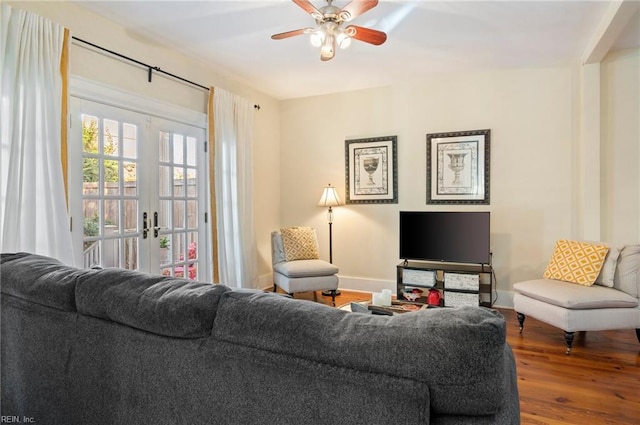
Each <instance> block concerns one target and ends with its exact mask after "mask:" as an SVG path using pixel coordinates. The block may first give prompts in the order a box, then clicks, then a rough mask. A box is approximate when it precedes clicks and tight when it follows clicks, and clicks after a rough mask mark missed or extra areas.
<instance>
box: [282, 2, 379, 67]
mask: <svg viewBox="0 0 640 425" xmlns="http://www.w3.org/2000/svg"><path fill="white" fill-rule="evenodd" d="M292 1H293V2H294V3H295V4H297V5H298V6H300V7H301V8H302V9H304V10H305V11H306V12H307V13H309V14H310V15H311V16H312V17H313V19H315V20H316V24H317V26H316V27H315V28H301V29H297V30H293V31H287V32H283V33H280V34H274V35H272V36H271V38H272V39H274V40H282V39H284V38H289V37H293V36H296V35H300V34H311V44H313V45H314V46H316V47H320V59H321V60H323V61H328V60H330V59H333V57H334V56H335V54H336V46H340V47H341V48H343V49H345V48H347V47H348V46H349V45H350V44H351V39H353V38H355V39H356V40H360V41H364V42H365V43H369V44H374V45H376V46H378V45H380V44H382V43H384V42H385V41H386V40H387V34H385V33H383V32H382V31H378V30H374V29H371V28H365V27H361V26H358V25H348V26H346V27H343V26H342V24H343V23H345V22H349V21H351V20H352V19H354V18H356V17H358V16H360V15H362V14H363V13H364V12H366V11H368V10H370V9H372V8H374V7H376V6H377V5H378V0H352V1H351V3H349V4H347V5H346V6H345V7H343V8H342V9H340V8H339V7H336V6H333V5H332V4H331V3H333V0H326V1H327V3H328V4H327V6H323V7H321V8H320V9H317V8H316V7H315V6H314V5H312V4H311V2H310V1H309V0H292Z"/></svg>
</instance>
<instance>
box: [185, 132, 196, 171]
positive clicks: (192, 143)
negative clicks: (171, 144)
mask: <svg viewBox="0 0 640 425" xmlns="http://www.w3.org/2000/svg"><path fill="white" fill-rule="evenodd" d="M197 141H198V140H197V139H196V138H195V137H187V165H189V166H191V167H195V166H196V164H198V162H197V161H196V153H197V147H198V145H197V144H196V143H197Z"/></svg>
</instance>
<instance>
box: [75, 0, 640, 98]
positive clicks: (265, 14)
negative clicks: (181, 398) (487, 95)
mask: <svg viewBox="0 0 640 425" xmlns="http://www.w3.org/2000/svg"><path fill="white" fill-rule="evenodd" d="M311 1H312V3H313V4H314V5H315V6H316V7H317V8H320V7H322V6H323V5H325V4H326V3H325V2H324V1H323V0H311ZM347 3H348V0H335V1H334V6H338V7H344V6H345V5H346V4H347ZM610 3H611V2H609V1H578V0H570V1H557V0H555V1H554V0H549V1H514V0H512V1H451V0H449V1H431V0H414V1H394V0H381V1H380V3H379V4H378V6H376V7H375V8H373V9H371V10H370V11H368V12H366V13H365V14H363V15H361V16H360V17H358V18H356V19H355V20H353V21H352V23H353V24H355V25H360V26H365V27H371V28H374V29H377V30H381V31H384V32H386V33H387V35H388V38H387V41H386V43H384V44H383V45H381V46H373V45H370V44H367V43H363V42H359V41H354V42H353V43H352V44H351V46H350V47H349V48H348V49H346V50H338V51H337V53H336V57H335V58H334V59H333V60H331V61H328V62H321V61H320V52H319V49H318V48H314V47H312V46H311V45H310V43H309V36H308V35H300V36H297V37H293V38H289V39H285V40H277V41H276V40H272V39H271V38H270V36H271V35H272V34H275V33H280V32H285V31H289V30H294V29H298V28H305V27H310V26H315V21H314V20H313V18H311V16H309V15H308V14H307V13H306V12H305V11H304V10H302V9H301V8H299V7H298V6H297V5H296V4H294V3H293V2H291V1H290V0H263V1H250V0H232V1H228V0H227V1H224V0H210V1H79V2H78V3H77V4H78V5H80V6H82V7H85V8H87V9H89V10H91V11H93V12H95V13H98V14H100V15H102V16H104V17H106V18H108V19H110V20H112V21H115V22H117V23H118V24H120V25H122V26H124V27H126V28H127V30H128V32H129V33H130V34H132V36H134V37H136V38H141V37H144V38H145V39H153V40H154V42H160V43H163V44H167V45H168V46H171V47H172V48H174V49H177V50H179V51H181V52H183V53H184V54H186V55H189V56H195V57H198V58H200V59H201V60H202V61H204V62H206V63H208V64H210V65H211V66H212V67H213V68H214V69H216V70H217V71H218V72H220V73H222V74H224V75H229V76H231V77H232V78H234V79H237V80H239V81H240V82H242V83H243V84H246V85H248V86H250V87H253V88H255V89H256V90H259V91H261V92H263V93H266V94H268V95H270V96H273V97H274V98H276V99H288V98H296V97H304V96H312V95H320V94H327V93H334V92H341V91H349V90H357V89H363V88H369V87H377V86H387V85H392V84H397V83H398V82H399V81H403V82H407V81H412V80H418V79H421V78H424V76H425V75H426V74H428V73H438V72H458V71H468V70H469V69H474V70H478V69H491V68H511V67H547V66H555V65H562V64H566V63H569V62H570V61H576V60H581V59H582V58H584V57H585V55H586V54H587V53H588V52H587V49H588V48H589V45H590V43H591V41H592V39H593V38H594V36H595V35H596V29H597V28H598V27H599V26H600V24H601V22H602V21H603V19H604V17H605V16H606V14H607V10H608V8H609V6H610ZM639 21H640V14H639V13H638V12H635V15H634V18H633V19H631V20H630V24H628V25H627V26H626V28H625V29H624V31H623V33H622V35H621V36H620V37H619V38H618V39H617V41H616V43H615V45H614V49H620V48H630V47H639V46H640V31H639V30H638V28H640V25H638V22H639ZM88 41H91V40H90V39H89V40H88ZM105 47H108V46H105ZM151 65H155V64H151ZM167 71H169V72H171V70H170V69H167ZM184 77H185V78H188V77H189V76H188V75H185V76H184ZM204 83H205V84H206V83H207V82H204Z"/></svg>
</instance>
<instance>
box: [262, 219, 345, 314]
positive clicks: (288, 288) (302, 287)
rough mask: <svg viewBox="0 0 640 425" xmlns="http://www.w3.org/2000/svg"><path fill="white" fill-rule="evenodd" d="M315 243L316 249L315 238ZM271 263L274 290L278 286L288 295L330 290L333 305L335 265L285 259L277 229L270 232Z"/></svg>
mask: <svg viewBox="0 0 640 425" xmlns="http://www.w3.org/2000/svg"><path fill="white" fill-rule="evenodd" d="M314 232H315V230H314ZM315 244H316V251H317V249H318V246H317V238H316V239H315ZM271 263H272V266H273V291H274V292H275V291H276V289H277V287H278V286H279V287H280V288H282V290H283V291H285V292H286V293H287V294H289V295H290V296H293V294H294V293H297V292H311V291H330V293H331V302H332V304H333V305H334V306H335V303H336V291H337V289H338V268H337V267H336V266H334V265H333V264H331V263H328V262H326V261H324V260H320V259H313V260H293V261H286V257H285V253H284V247H283V243H282V234H281V233H280V232H279V231H274V232H271Z"/></svg>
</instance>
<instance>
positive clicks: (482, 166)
mask: <svg viewBox="0 0 640 425" xmlns="http://www.w3.org/2000/svg"><path fill="white" fill-rule="evenodd" d="M490 145H491V130H472V131H457V132H452V133H432V134H427V204H489V160H490V155H489V153H490V150H489V148H490Z"/></svg>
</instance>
